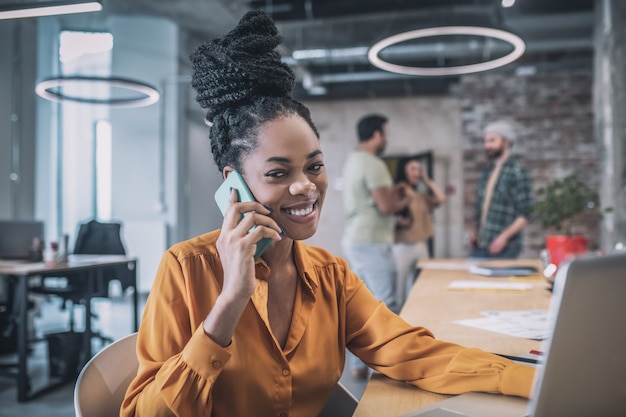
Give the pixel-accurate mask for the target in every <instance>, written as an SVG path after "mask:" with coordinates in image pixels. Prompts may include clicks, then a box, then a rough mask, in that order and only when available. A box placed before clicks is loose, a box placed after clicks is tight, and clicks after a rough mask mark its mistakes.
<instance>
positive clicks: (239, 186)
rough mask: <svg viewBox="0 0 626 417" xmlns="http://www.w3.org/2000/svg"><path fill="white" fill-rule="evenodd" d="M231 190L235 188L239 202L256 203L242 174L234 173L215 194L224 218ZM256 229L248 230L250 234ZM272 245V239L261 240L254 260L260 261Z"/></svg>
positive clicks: (257, 245)
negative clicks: (260, 257)
mask: <svg viewBox="0 0 626 417" xmlns="http://www.w3.org/2000/svg"><path fill="white" fill-rule="evenodd" d="M231 188H235V189H236V190H237V192H238V194H239V201H241V202H247V201H255V199H254V196H253V195H252V192H250V189H249V188H248V185H247V184H246V182H245V181H244V179H243V177H242V176H241V174H240V173H238V172H237V171H233V172H231V173H230V174H229V175H228V177H226V179H225V180H224V182H223V183H222V185H220V187H219V188H218V189H217V191H216V192H215V202H216V203H217V205H218V207H219V208H220V211H221V212H222V216H223V215H224V213H226V209H227V208H228V202H229V200H230V190H231ZM245 215H246V214H244V216H245ZM242 218H243V216H242ZM255 227H256V225H254V226H252V228H251V229H250V230H248V233H250V232H251V231H252V230H254V228H255ZM271 244H272V239H270V238H267V237H264V238H263V239H261V240H259V241H258V242H257V244H256V251H255V252H254V259H258V258H259V256H261V255H262V254H263V252H265V249H267V248H268V247H269V246H270V245H271Z"/></svg>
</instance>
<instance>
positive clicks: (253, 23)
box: [191, 11, 317, 171]
mask: <svg viewBox="0 0 626 417" xmlns="http://www.w3.org/2000/svg"><path fill="white" fill-rule="evenodd" d="M281 41H282V38H281V37H280V36H279V35H278V31H277V29H276V25H275V24H274V21H273V20H272V19H271V18H270V17H269V16H267V15H266V14H265V13H264V12H262V11H250V12H248V13H246V14H245V16H243V18H242V19H241V20H240V21H239V24H238V25H237V27H235V28H234V29H233V30H232V31H230V32H229V33H228V34H227V35H226V36H224V37H223V38H218V39H213V40H211V41H210V42H208V43H206V44H204V45H202V46H200V47H199V48H198V49H197V50H196V51H195V52H194V53H193V54H192V55H191V63H192V66H193V76H192V81H191V85H192V86H193V87H194V88H195V89H196V91H197V95H196V101H198V103H200V106H201V107H202V108H204V109H206V111H207V112H206V121H207V122H208V123H207V124H209V125H210V126H211V131H210V134H209V137H210V139H211V152H212V153H213V158H214V159H215V162H216V164H217V167H218V169H219V170H220V171H222V170H223V168H224V167H225V166H226V165H229V166H232V167H233V168H235V169H237V170H239V171H242V167H241V159H242V157H243V156H244V155H246V154H247V153H249V152H251V151H252V150H254V149H255V147H256V143H257V135H258V132H259V126H260V125H261V124H263V123H265V122H268V121H271V120H274V119H276V118H277V117H279V116H288V115H292V114H297V115H299V116H301V117H302V118H303V119H304V120H305V121H307V123H308V124H309V126H311V128H312V129H313V131H314V132H315V134H317V130H316V129H315V126H314V125H313V122H312V121H311V117H310V114H309V111H308V109H307V108H306V107H305V106H303V105H302V104H300V103H299V102H297V101H295V100H293V99H292V98H291V92H292V90H293V87H294V84H295V77H294V74H293V71H292V70H291V68H289V66H288V65H287V64H285V63H283V62H282V61H281V59H280V54H279V53H278V51H276V50H275V48H276V47H277V46H278V45H279V44H280V42H281Z"/></svg>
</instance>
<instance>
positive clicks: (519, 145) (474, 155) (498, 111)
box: [459, 69, 600, 257]
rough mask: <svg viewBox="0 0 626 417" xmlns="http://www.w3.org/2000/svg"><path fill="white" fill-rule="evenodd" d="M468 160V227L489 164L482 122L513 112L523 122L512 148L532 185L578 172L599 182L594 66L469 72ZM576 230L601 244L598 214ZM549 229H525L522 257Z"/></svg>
mask: <svg viewBox="0 0 626 417" xmlns="http://www.w3.org/2000/svg"><path fill="white" fill-rule="evenodd" d="M460 89H461V91H460V94H459V96H460V97H461V120H462V132H463V138H464V141H463V161H464V162H463V163H464V170H463V171H464V173H465V179H464V193H465V194H464V205H463V206H464V221H465V227H466V228H468V229H469V227H470V225H471V218H472V215H473V211H474V209H473V207H474V205H473V203H474V195H475V194H474V193H475V191H476V183H477V180H478V175H479V172H480V170H481V169H482V168H483V167H484V166H485V165H486V164H487V158H486V156H485V152H484V150H483V147H482V141H483V135H482V129H483V127H484V126H485V125H486V124H487V123H488V122H490V121H493V120H496V119H499V118H509V119H512V120H514V121H515V122H517V124H518V126H519V127H520V130H519V132H518V133H519V135H518V140H517V142H516V144H515V146H514V147H513V153H514V154H515V155H517V157H518V158H519V160H520V162H521V163H522V164H523V165H524V166H525V167H527V168H528V170H529V172H530V175H531V178H532V180H533V189H534V190H537V188H539V187H541V186H542V185H544V184H545V183H546V182H547V181H549V180H551V179H554V178H562V177H564V176H566V175H568V174H571V173H577V174H578V176H579V178H580V179H582V180H583V181H585V182H586V183H587V184H588V185H590V186H593V187H597V186H598V185H599V183H600V173H599V167H600V164H599V162H598V155H599V152H598V146H597V144H596V140H595V138H594V129H593V114H592V70H591V69H576V70H567V71H550V72H547V71H546V72H538V73H536V74H534V75H531V76H515V75H512V74H506V73H500V74H498V73H496V74H482V75H470V76H465V77H463V79H462V81H461V85H460ZM584 217H585V219H583V220H582V221H581V223H580V224H579V225H578V226H577V228H576V230H575V232H578V233H583V234H585V235H587V236H588V237H589V239H590V245H591V247H592V248H596V247H597V245H598V235H599V232H598V230H599V225H598V222H597V220H596V217H595V216H593V215H591V216H590V215H586V216H584ZM546 233H547V232H546V231H544V230H542V228H541V226H540V225H539V224H538V222H533V223H531V225H530V226H529V227H527V228H526V230H525V238H524V250H523V253H522V257H536V256H537V255H538V253H539V251H540V250H541V249H542V248H543V246H544V238H545V235H546Z"/></svg>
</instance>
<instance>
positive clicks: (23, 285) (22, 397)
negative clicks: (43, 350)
mask: <svg viewBox="0 0 626 417" xmlns="http://www.w3.org/2000/svg"><path fill="white" fill-rule="evenodd" d="M124 265H125V266H127V267H128V269H129V271H131V272H132V285H131V286H132V287H133V318H132V320H133V330H134V331H137V328H138V325H139V316H138V314H139V306H138V304H139V295H138V291H137V274H136V271H137V260H136V259H135V258H129V257H126V256H121V255H70V257H69V261H68V262H67V263H64V264H57V265H54V266H47V265H45V264H43V263H20V262H14V261H13V262H11V261H9V262H0V276H2V277H6V278H8V279H14V280H15V295H14V303H15V307H14V310H15V311H16V320H17V353H18V363H17V373H16V375H15V376H16V377H17V400H18V401H26V400H29V399H31V398H33V397H35V396H37V395H39V394H42V393H43V392H46V391H48V390H49V389H51V388H53V387H55V386H58V385H60V384H59V383H57V384H51V385H49V386H46V387H45V388H44V389H42V390H39V391H37V392H33V391H32V390H31V389H30V382H29V380H30V377H29V374H28V349H29V344H30V343H31V342H32V341H31V340H29V339H28V293H29V289H30V285H29V282H30V280H31V279H32V278H34V277H43V276H61V277H62V276H63V275H64V274H66V273H75V272H82V273H84V274H85V277H86V279H88V284H89V286H91V287H92V288H93V286H94V285H95V283H96V281H97V280H98V279H99V278H100V277H101V274H102V273H103V271H104V270H106V269H107V268H111V267H115V266H124ZM91 293H93V291H91ZM90 317H91V303H90V302H87V303H86V305H85V347H84V349H85V351H86V352H87V357H91V334H92V332H91V319H90Z"/></svg>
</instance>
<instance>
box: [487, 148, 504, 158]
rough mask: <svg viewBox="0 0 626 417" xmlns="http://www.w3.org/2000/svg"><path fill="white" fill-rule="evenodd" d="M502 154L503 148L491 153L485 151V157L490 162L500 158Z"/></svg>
mask: <svg viewBox="0 0 626 417" xmlns="http://www.w3.org/2000/svg"><path fill="white" fill-rule="evenodd" d="M503 152H504V149H503V148H498V149H496V150H493V151H487V157H488V158H489V159H491V160H494V159H498V158H500V157H501V156H502V153H503Z"/></svg>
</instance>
